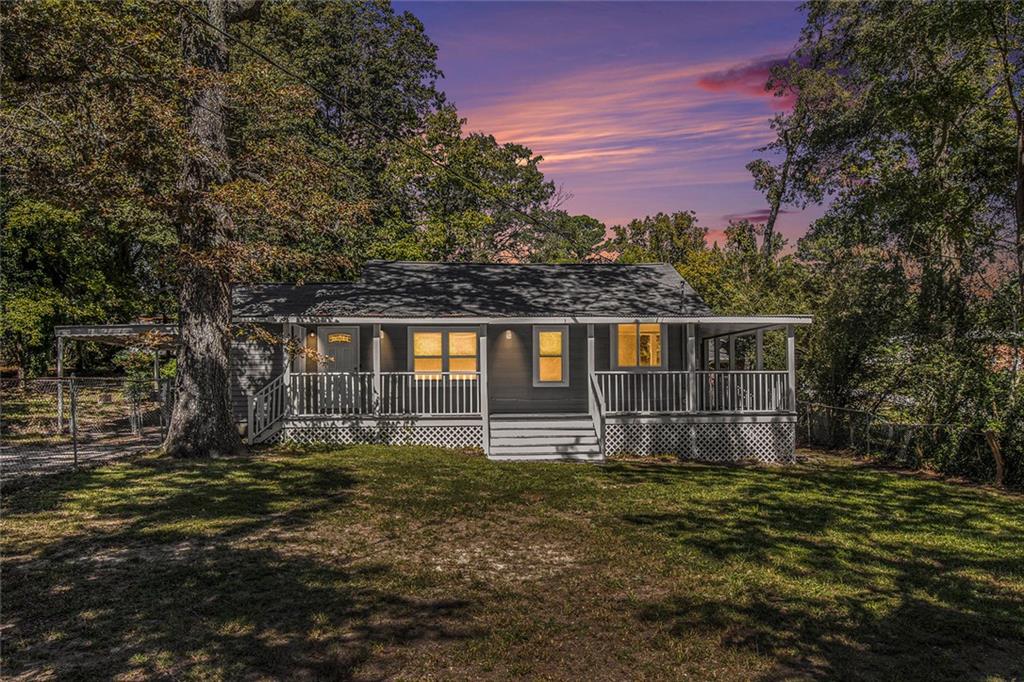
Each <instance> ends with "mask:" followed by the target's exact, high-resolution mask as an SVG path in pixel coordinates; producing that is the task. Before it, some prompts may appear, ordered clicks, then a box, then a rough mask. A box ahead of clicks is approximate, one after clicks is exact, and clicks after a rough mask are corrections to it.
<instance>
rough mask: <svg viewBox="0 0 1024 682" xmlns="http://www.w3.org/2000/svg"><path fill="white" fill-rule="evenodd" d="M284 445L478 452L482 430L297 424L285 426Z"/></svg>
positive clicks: (388, 425) (449, 426) (477, 427)
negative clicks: (374, 445)
mask: <svg viewBox="0 0 1024 682" xmlns="http://www.w3.org/2000/svg"><path fill="white" fill-rule="evenodd" d="M281 439H282V440H283V441H285V442H288V443H301V444H305V445H310V444H314V443H328V444H331V445H352V444H355V443H380V444H385V445H433V446H435V447H440V448H479V447H481V446H482V444H483V439H484V430H483V427H482V426H472V425H466V426H452V425H446V426H422V425H409V424H402V423H386V424H376V425H359V424H344V425H342V424H323V425H322V424H310V425H305V424H299V425H294V426H286V427H285V428H284V432H283V434H282V438H281Z"/></svg>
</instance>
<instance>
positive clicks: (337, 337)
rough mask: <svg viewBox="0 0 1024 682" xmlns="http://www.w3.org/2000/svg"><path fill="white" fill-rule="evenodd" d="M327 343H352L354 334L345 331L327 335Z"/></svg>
mask: <svg viewBox="0 0 1024 682" xmlns="http://www.w3.org/2000/svg"><path fill="white" fill-rule="evenodd" d="M327 343H352V335H351V334H346V333H345V332H338V333H336V334H328V335H327Z"/></svg>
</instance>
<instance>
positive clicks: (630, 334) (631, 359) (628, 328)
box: [618, 324, 636, 367]
mask: <svg viewBox="0 0 1024 682" xmlns="http://www.w3.org/2000/svg"><path fill="white" fill-rule="evenodd" d="M618 327H619V367H636V325H635V324H620V325H618Z"/></svg>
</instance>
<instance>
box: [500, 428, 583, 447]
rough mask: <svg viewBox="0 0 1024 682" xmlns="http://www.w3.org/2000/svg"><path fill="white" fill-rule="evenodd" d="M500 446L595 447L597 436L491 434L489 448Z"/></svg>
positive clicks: (559, 433) (558, 433)
mask: <svg viewBox="0 0 1024 682" xmlns="http://www.w3.org/2000/svg"><path fill="white" fill-rule="evenodd" d="M500 445H597V436H595V435H594V432H593V430H591V432H590V434H589V435H588V434H564V433H561V432H557V433H555V432H553V433H551V434H545V435H534V436H499V435H497V434H495V433H494V432H493V431H492V432H491V447H495V446H500Z"/></svg>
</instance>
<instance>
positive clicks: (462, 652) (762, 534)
mask: <svg viewBox="0 0 1024 682" xmlns="http://www.w3.org/2000/svg"><path fill="white" fill-rule="evenodd" d="M0 533H2V543H3V568H2V576H0V577H2V590H3V604H2V606H3V613H2V627H3V633H2V640H3V652H2V655H3V660H2V662H3V670H2V676H3V677H4V678H5V679H11V678H17V677H25V678H32V679H39V678H47V677H61V678H64V677H78V678H94V677H118V678H124V679H142V678H150V677H155V676H166V677H174V678H186V679H188V678H201V679H221V678H224V679H233V678H257V679H262V678H277V677H289V678H295V677H298V678H309V679H317V678H356V679H365V678H381V677H398V678H415V679H423V678H430V679H440V678H453V677H456V678H474V679H476V678H484V679H504V678H508V677H517V676H518V677H531V678H534V677H539V678H555V679H580V678H584V679H589V680H602V679H623V678H638V677H647V678H661V679H666V678H673V679H677V678H683V677H687V676H689V677H694V678H698V679H712V678H715V679H729V680H733V679H764V678H770V679H778V678H793V677H829V678H834V677H839V678H853V679H877V678H883V679H908V678H925V679H964V678H966V679H976V680H982V679H1020V678H1021V677H1022V676H1024V498H1021V497H1019V496H1011V495H1000V494H996V493H993V492H989V491H985V490H980V489H974V488H968V487H963V486H957V485H952V484H948V483H943V482H939V481H935V480H925V479H921V478H915V477H911V476H905V475H900V474H896V473H891V472H884V471H878V470H875V469H871V468H866V467H860V466H856V465H854V464H852V463H849V462H846V461H842V460H839V459H831V458H824V457H819V458H816V461H814V462H812V463H809V464H802V465H798V466H792V467H777V468H767V467H749V468H747V467H744V468H740V467H723V466H703V465H698V464H682V463H677V462H664V461H663V462H658V461H646V462H614V463H611V464H608V465H607V466H603V467H597V466H587V465H580V464H517V463H509V464H498V463H493V462H488V461H486V460H484V459H483V458H482V457H479V456H473V455H468V454H461V453H455V452H451V451H444V450H437V449H432V448H388V447H372V446H359V447H351V448H343V449H334V450H317V451H302V452H295V451H286V450H269V451H264V452H261V453H259V454H257V455H254V456H252V457H247V458H239V459H226V460H217V461H209V462H175V461H169V460H166V459H163V458H158V457H143V458H140V459H136V460H134V461H128V462H122V463H118V464H113V465H108V466H104V467H100V468H96V469H90V470H84V471H80V472H77V473H69V474H66V475H60V476H57V477H49V478H47V479H43V480H39V481H34V482H31V483H28V484H26V485H23V486H22V487H19V488H16V489H14V490H12V491H8V492H7V493H6V494H5V495H4V499H3V502H2V521H0Z"/></svg>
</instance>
